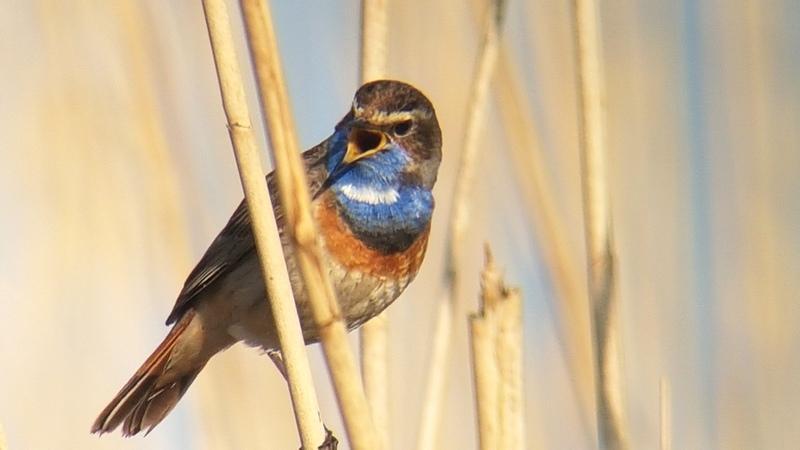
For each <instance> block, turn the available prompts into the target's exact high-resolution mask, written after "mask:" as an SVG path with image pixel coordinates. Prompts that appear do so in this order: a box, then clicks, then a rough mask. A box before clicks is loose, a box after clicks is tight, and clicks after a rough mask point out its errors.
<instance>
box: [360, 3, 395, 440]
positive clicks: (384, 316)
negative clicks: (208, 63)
mask: <svg viewBox="0 0 800 450" xmlns="http://www.w3.org/2000/svg"><path fill="white" fill-rule="evenodd" d="M387 2H388V0H362V2H361V83H362V84H364V83H367V82H369V81H372V80H377V79H381V78H384V77H385V76H386V75H385V74H386V35H387V26H386V23H387V20H386V6H387ZM388 324H389V316H388V313H387V312H386V311H384V312H382V313H381V314H379V315H378V316H377V317H374V318H372V319H371V320H370V321H369V322H367V323H365V324H364V325H363V326H362V327H361V374H362V376H363V377H364V391H365V394H366V396H367V401H368V402H369V407H370V411H371V412H372V419H373V421H374V423H375V430H376V432H377V434H378V439H380V441H381V444H382V447H383V448H384V449H385V450H388V449H389V448H390V447H391V444H390V441H389V338H388Z"/></svg>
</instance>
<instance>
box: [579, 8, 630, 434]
mask: <svg viewBox="0 0 800 450" xmlns="http://www.w3.org/2000/svg"><path fill="white" fill-rule="evenodd" d="M573 13H574V20H575V34H576V36H575V41H576V45H577V55H576V56H577V64H576V65H577V70H578V82H579V92H580V94H579V97H578V98H579V101H580V108H579V111H580V120H579V129H580V150H581V180H582V188H583V218H584V230H585V238H586V263H587V266H588V268H587V272H588V285H589V300H590V303H591V322H592V328H593V332H594V345H595V352H594V358H595V376H596V379H595V396H596V401H597V404H596V408H597V428H598V439H599V444H600V448H601V449H603V450H623V449H626V448H628V444H627V433H626V431H625V428H624V405H623V399H622V390H621V386H620V379H619V378H620V374H619V366H620V348H619V342H618V340H619V336H618V333H619V323H618V322H619V310H618V299H617V295H616V286H615V284H616V274H615V270H616V268H615V265H614V245H613V239H612V230H611V207H610V204H609V203H610V202H609V200H610V197H609V193H608V182H607V173H606V167H605V160H606V157H607V153H606V142H605V123H604V120H605V110H604V105H605V104H604V102H605V96H604V84H603V67H602V55H601V46H600V31H599V16H598V14H597V4H596V2H595V0H574V5H573Z"/></svg>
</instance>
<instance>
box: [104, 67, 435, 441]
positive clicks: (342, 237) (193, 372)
mask: <svg viewBox="0 0 800 450" xmlns="http://www.w3.org/2000/svg"><path fill="white" fill-rule="evenodd" d="M441 148H442V133H441V129H440V127H439V122H438V119H437V117H436V112H435V110H434V107H433V104H432V103H431V101H430V100H429V99H428V98H427V97H426V96H425V94H423V93H422V92H421V91H419V90H418V89H417V88H415V87H414V86H412V85H411V84H408V83H405V82H402V81H396V80H377V81H372V82H369V83H366V84H364V85H362V86H361V87H360V88H358V90H357V91H356V93H355V95H354V97H353V101H352V104H351V106H350V109H349V111H348V112H347V114H346V115H345V116H344V117H343V118H342V119H341V120H340V121H339V122H338V123H337V124H336V126H335V127H334V131H333V133H332V134H331V135H330V136H329V137H328V138H327V139H325V140H324V141H322V142H321V143H319V144H318V145H316V146H314V147H312V148H311V149H309V150H306V151H305V152H303V154H302V159H303V163H304V164H305V170H306V174H307V178H308V183H309V189H310V192H311V194H312V202H311V210H312V215H313V217H314V219H315V220H316V222H317V227H318V230H319V241H320V246H321V249H322V253H323V261H324V265H325V267H324V268H325V270H327V271H328V273H329V274H330V278H331V280H332V283H333V287H334V291H335V292H336V296H337V299H338V301H339V304H340V306H341V311H342V316H343V319H344V321H345V323H346V325H347V328H348V330H353V329H356V328H358V327H359V326H361V325H362V324H363V323H364V322H366V321H368V320H369V319H371V318H372V317H374V316H376V315H378V314H379V313H381V312H382V311H383V310H384V309H385V308H386V307H388V306H389V305H390V304H391V303H392V302H394V300H395V299H397V297H398V296H399V295H400V294H401V293H402V292H403V291H404V290H405V288H406V287H407V286H408V285H409V283H411V281H412V280H413V279H414V277H415V276H416V275H417V273H418V271H419V268H420V265H421V264H422V261H423V259H424V256H425V252H426V249H427V246H428V236H429V233H430V229H431V218H432V215H433V210H434V198H433V193H432V189H433V187H434V184H435V183H436V178H437V174H438V171H439V165H440V162H441V159H442V151H441ZM266 179H267V187H268V190H269V193H270V196H271V198H272V199H273V202H274V203H273V204H274V206H273V208H274V212H275V217H276V220H277V224H278V229H279V232H280V235H281V241H282V245H283V250H284V257H285V261H286V265H287V268H288V270H289V278H290V282H291V285H292V290H293V293H294V297H295V304H296V307H297V313H298V317H299V320H300V324H301V328H302V331H303V338H304V340H305V343H306V344H307V345H308V344H312V343H315V342H317V341H318V340H319V335H318V333H317V330H316V325H315V323H314V320H313V316H312V313H311V310H310V306H309V301H308V298H307V293H306V290H305V287H304V284H303V281H302V278H301V277H300V273H299V270H298V266H297V264H298V263H297V261H296V258H295V257H294V254H293V250H292V246H291V245H290V242H289V236H288V235H287V232H286V223H285V218H284V214H283V208H282V205H281V202H280V198H279V196H278V195H277V193H278V188H277V180H276V178H275V175H274V172H271V173H269V174H267V175H266ZM268 302H269V298H268V296H267V294H266V291H265V287H264V280H263V277H262V273H261V270H260V266H259V260H258V255H257V252H256V249H255V245H254V240H253V234H252V229H251V225H250V216H249V213H248V210H247V207H246V204H245V202H244V201H242V202H240V204H239V206H238V207H237V208H236V210H235V211H234V213H233V215H232V216H231V217H230V219H229V220H228V222H227V224H226V225H225V226H224V227H223V229H222V231H221V232H220V233H219V234H218V235H217V237H216V238H215V239H214V240H213V242H212V243H211V245H210V246H209V247H208V249H207V250H206V252H205V253H204V255H203V256H202V257H201V259H200V261H199V262H198V263H197V265H196V266H195V268H194V269H193V270H192V271H191V273H190V274H189V276H188V278H187V279H186V281H185V283H184V285H183V288H182V290H181V291H180V293H179V294H178V297H177V299H176V301H175V306H174V307H173V309H172V312H170V314H169V316H168V317H167V321H166V324H167V325H171V326H172V328H171V329H170V330H169V332H168V333H167V335H166V337H165V338H164V340H163V341H162V342H161V344H160V345H158V346H157V347H156V349H155V351H153V353H152V354H151V355H150V357H148V358H147V359H146V360H145V362H144V363H143V364H142V365H141V367H140V368H139V369H138V370H137V371H136V372H135V373H134V375H133V376H132V377H131V378H130V380H129V381H128V382H127V383H126V384H125V385H124V386H123V387H122V389H121V390H120V391H119V393H118V394H117V395H116V396H115V397H114V398H113V400H111V402H110V403H109V404H108V406H106V407H105V409H103V411H102V412H101V413H100V415H99V416H98V417H97V419H96V420H95V422H94V424H93V425H92V428H91V432H92V433H97V434H101V435H102V434H103V433H109V432H112V431H114V430H115V429H116V428H118V427H119V426H120V425H122V434H123V435H124V436H131V435H135V434H137V433H139V432H141V431H145V434H147V433H149V432H150V431H152V430H153V428H154V427H155V426H156V425H158V424H159V423H160V422H161V421H162V420H163V419H164V418H165V417H166V416H167V414H168V413H169V412H170V411H171V410H172V409H173V408H174V407H175V405H176V404H177V403H178V401H179V400H180V399H181V397H182V396H183V395H184V394H185V393H186V390H187V389H188V388H189V386H190V385H191V383H192V382H193V381H194V379H195V378H196V377H197V375H198V374H199V373H200V371H202V370H203V368H204V367H205V365H206V363H207V362H208V361H209V360H210V359H211V358H212V357H213V356H214V355H215V354H217V353H219V352H221V351H223V350H225V349H227V348H228V347H230V346H231V345H233V344H235V343H237V342H239V341H242V342H244V343H245V344H247V345H249V346H251V347H256V348H259V349H261V350H263V351H265V352H267V353H274V352H279V351H280V344H279V342H278V338H277V333H276V330H275V325H274V320H273V318H272V314H271V309H270V308H269V303H268Z"/></svg>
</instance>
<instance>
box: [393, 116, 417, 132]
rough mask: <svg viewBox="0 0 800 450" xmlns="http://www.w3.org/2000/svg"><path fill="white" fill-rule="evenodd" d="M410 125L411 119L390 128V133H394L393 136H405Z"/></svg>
mask: <svg viewBox="0 0 800 450" xmlns="http://www.w3.org/2000/svg"><path fill="white" fill-rule="evenodd" d="M411 125H412V123H411V119H409V120H404V121H402V122H398V123H397V124H395V126H394V127H393V128H392V133H394V135H395V136H405V135H407V134H408V132H409V131H411Z"/></svg>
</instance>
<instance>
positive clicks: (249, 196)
mask: <svg viewBox="0 0 800 450" xmlns="http://www.w3.org/2000/svg"><path fill="white" fill-rule="evenodd" d="M203 9H204V11H205V15H206V23H207V25H208V35H209V39H210V41H211V48H212V51H213V54H214V63H215V65H216V68H217V75H218V78H219V86H220V93H221V95H222V103H223V107H224V109H225V116H226V118H227V121H228V132H229V134H230V137H231V142H232V144H233V150H234V153H235V155H236V163H237V164H238V166H239V175H240V177H241V181H242V188H243V190H244V194H245V199H246V201H247V207H248V211H249V213H250V218H251V222H252V227H253V236H254V238H255V244H256V248H257V250H258V255H259V259H260V260H261V270H262V275H263V277H264V280H265V282H266V287H267V295H268V298H269V299H270V301H269V304H270V306H271V308H272V314H273V316H274V317H275V327H276V330H277V333H278V338H279V340H280V343H281V351H282V353H283V358H284V364H285V367H286V372H287V381H288V384H289V392H290V394H291V398H292V405H293V406H294V414H295V421H296V422H297V427H298V431H299V433H300V439H301V442H302V445H303V448H304V449H306V450H311V449H317V448H318V447H319V446H320V445H321V444H322V443H323V442H324V440H325V436H326V432H325V428H324V426H323V424H322V422H321V420H320V418H319V405H318V404H317V398H316V392H315V390H314V383H313V380H312V378H311V369H310V367H309V364H308V358H307V356H306V353H305V341H304V340H303V332H302V329H301V328H300V320H299V318H298V315H297V309H296V307H295V303H294V296H293V294H292V288H291V284H290V282H289V274H288V272H287V268H286V262H285V260H284V257H283V247H282V245H281V239H280V235H279V232H278V226H277V223H276V221H275V215H274V211H273V208H272V203H271V200H270V198H269V195H268V192H269V191H268V189H267V183H266V180H265V178H264V170H263V168H262V167H261V160H260V158H259V154H258V147H257V145H256V140H255V136H254V133H253V129H252V127H251V124H250V116H249V112H248V109H247V101H246V98H245V93H244V87H243V85H242V76H241V72H240V70H239V63H238V61H237V58H236V52H235V49H234V43H233V36H232V32H231V26H230V20H229V18H228V13H227V10H226V7H225V1H224V0H204V1H203Z"/></svg>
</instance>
